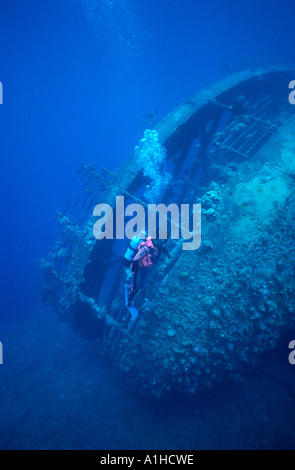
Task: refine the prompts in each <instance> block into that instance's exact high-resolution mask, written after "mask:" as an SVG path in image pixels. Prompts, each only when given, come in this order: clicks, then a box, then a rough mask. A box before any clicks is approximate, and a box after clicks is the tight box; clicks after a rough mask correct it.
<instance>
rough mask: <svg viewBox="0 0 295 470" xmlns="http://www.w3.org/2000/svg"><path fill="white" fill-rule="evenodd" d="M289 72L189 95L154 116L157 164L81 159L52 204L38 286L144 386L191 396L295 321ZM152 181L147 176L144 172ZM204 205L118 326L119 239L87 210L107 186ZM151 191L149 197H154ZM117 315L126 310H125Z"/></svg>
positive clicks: (258, 70)
mask: <svg viewBox="0 0 295 470" xmlns="http://www.w3.org/2000/svg"><path fill="white" fill-rule="evenodd" d="M292 79H294V71H293V70H289V69H287V68H283V67H270V66H269V67H252V66H249V67H246V68H240V69H237V70H235V71H234V73H231V74H229V75H228V76H226V77H225V78H223V79H221V80H220V81H218V82H216V83H214V84H213V85H211V86H208V88H206V89H203V90H201V91H199V92H197V93H196V94H195V95H194V96H192V97H191V98H190V99H188V100H187V101H185V102H184V103H182V104H181V105H180V106H178V107H177V108H176V109H175V110H174V111H172V112H171V113H170V114H169V115H167V116H166V117H165V118H164V119H163V120H162V121H161V122H160V123H158V124H157V125H156V126H155V127H154V129H152V131H153V132H156V134H154V135H156V136H157V139H158V143H159V145H160V146H161V148H162V149H164V151H163V154H162V161H161V173H159V175H160V177H161V178H164V181H162V183H161V187H159V188H158V187H156V186H157V175H156V176H154V177H151V176H150V175H149V174H147V173H146V171H145V169H144V167H143V164H142V161H141V159H140V158H139V157H138V151H135V152H134V154H133V155H131V156H130V158H129V159H127V160H126V162H125V164H123V165H122V166H121V167H120V168H119V169H118V170H117V171H115V172H111V171H109V170H108V169H106V168H102V169H101V170H100V171H97V170H96V168H93V167H92V166H91V165H87V164H84V165H81V167H80V168H79V171H78V174H79V175H80V177H81V180H82V187H81V194H80V195H79V197H78V198H77V200H76V201H74V202H73V203H71V204H68V206H67V208H66V210H65V211H64V212H61V211H58V212H57V215H56V219H57V223H58V241H57V243H56V245H55V247H54V248H53V250H52V252H51V253H50V254H49V255H48V257H47V258H46V259H43V260H42V261H41V265H42V268H43V271H44V275H45V281H44V283H43V285H42V289H41V294H42V297H43V299H45V300H47V301H50V302H51V303H52V305H53V307H54V310H55V311H56V312H57V314H58V316H59V318H60V319H61V320H62V321H66V322H67V323H69V324H70V325H71V326H72V327H73V328H75V330H77V331H79V332H80V333H81V334H82V335H85V336H87V337H89V338H92V339H93V340H95V341H97V344H98V346H99V349H100V351H101V352H102V353H103V354H104V355H105V356H106V357H107V358H108V360H110V361H111V362H112V363H113V364H114V365H115V366H116V367H117V368H118V369H119V370H120V371H121V372H122V374H123V376H124V378H125V380H126V381H127V382H128V383H129V384H131V385H133V386H136V387H137V389H139V390H141V391H142V392H144V393H146V394H149V395H153V396H156V397H159V396H162V395H164V394H166V393H168V392H169V391H177V392H181V393H191V394H193V393H195V392H196V391H198V390H201V389H204V388H206V387H212V386H214V384H215V383H216V382H218V381H221V380H223V379H224V378H225V377H229V376H232V375H235V374H237V373H238V372H239V371H241V370H242V369H243V366H244V365H245V364H252V363H255V360H256V358H257V357H258V356H259V355H260V354H261V353H262V352H263V351H265V350H268V349H270V348H272V347H274V346H275V345H276V343H277V341H278V339H279V338H280V335H281V334H282V332H283V331H284V330H286V328H288V326H290V325H291V324H294V312H295V296H294V266H295V245H294V212H295V193H294V177H295V139H294V135H295V114H294V112H295V107H294V106H292V105H291V104H290V103H289V100H288V95H289V92H290V90H288V85H289V83H290V81H291V80H292ZM153 178H154V179H153ZM153 190H155V193H154V195H155V194H156V195H155V202H158V201H157V191H158V190H159V191H160V192H161V202H163V203H165V204H169V202H172V201H173V202H175V203H176V204H181V203H188V204H201V208H202V241H201V246H200V248H199V249H198V250H194V251H184V250H182V249H181V246H182V240H179V241H176V240H172V239H170V240H168V243H167V249H168V251H169V253H170V257H169V258H168V257H164V259H163V260H162V261H161V262H159V263H158V264H157V265H156V267H155V268H154V271H153V275H152V276H151V277H150V278H149V280H148V283H149V285H150V287H151V288H148V289H146V290H143V291H141V292H140V293H139V294H138V295H137V296H136V298H135V305H136V308H137V309H138V311H139V312H140V314H139V318H138V321H137V323H136V325H135V328H134V329H133V331H131V332H130V331H128V328H127V323H128V312H127V310H126V307H125V305H124V275H125V272H124V267H123V265H122V264H121V263H120V261H118V258H119V257H120V256H119V255H120V253H121V254H122V253H123V252H124V250H125V247H126V243H127V242H126V240H115V239H114V240H110V239H102V240H97V239H95V238H94V236H93V226H94V223H95V220H96V219H95V217H94V216H93V208H94V207H95V205H96V204H99V203H100V202H104V203H106V204H109V205H110V206H111V207H112V208H113V209H114V210H115V204H116V196H118V195H122V196H124V198H125V200H126V202H127V203H132V202H134V203H136V202H138V203H140V204H142V205H143V206H145V205H147V204H148V202H149V201H150V200H151V198H152V196H153ZM159 194H160V193H159V192H158V196H159ZM126 317H127V319H126Z"/></svg>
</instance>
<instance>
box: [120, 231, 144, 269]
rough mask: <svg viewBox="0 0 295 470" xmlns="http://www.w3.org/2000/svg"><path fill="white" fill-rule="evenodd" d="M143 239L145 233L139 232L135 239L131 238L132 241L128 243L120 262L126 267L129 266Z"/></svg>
mask: <svg viewBox="0 0 295 470" xmlns="http://www.w3.org/2000/svg"><path fill="white" fill-rule="evenodd" d="M145 237H146V233H145V232H140V233H139V236H137V235H136V236H135V237H133V238H132V240H130V243H129V245H128V247H127V250H126V251H125V253H124V256H123V260H122V261H123V264H124V265H125V266H127V267H129V266H130V264H131V263H132V260H133V258H134V256H135V254H136V253H137V251H138V247H139V245H140V244H141V243H142V242H143V240H144V239H145Z"/></svg>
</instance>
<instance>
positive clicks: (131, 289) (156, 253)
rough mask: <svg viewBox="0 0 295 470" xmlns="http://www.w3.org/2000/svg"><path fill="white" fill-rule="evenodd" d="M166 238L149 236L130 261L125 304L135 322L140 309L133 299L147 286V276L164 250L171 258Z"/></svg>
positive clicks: (132, 320) (132, 321)
mask: <svg viewBox="0 0 295 470" xmlns="http://www.w3.org/2000/svg"><path fill="white" fill-rule="evenodd" d="M165 242H166V241H165V240H152V239H151V237H148V238H147V239H146V240H144V241H142V242H141V243H140V244H139V245H138V251H137V253H136V254H135V256H134V257H133V259H132V261H131V263H130V273H129V276H127V282H128V280H130V283H129V284H127V283H126V284H125V305H126V307H127V308H128V310H129V312H130V314H131V322H130V324H132V323H134V322H135V321H136V319H137V317H138V311H137V309H136V308H135V307H134V306H133V299H134V297H135V295H136V294H137V292H138V291H139V290H140V289H142V288H144V287H145V286H146V282H147V277H148V274H149V272H150V271H151V268H152V267H153V265H154V264H156V263H157V262H158V260H159V258H160V256H161V253H162V252H165V253H166V254H167V256H168V257H169V258H170V255H169V253H168V252H167V249H166V248H165V244H166V243H165Z"/></svg>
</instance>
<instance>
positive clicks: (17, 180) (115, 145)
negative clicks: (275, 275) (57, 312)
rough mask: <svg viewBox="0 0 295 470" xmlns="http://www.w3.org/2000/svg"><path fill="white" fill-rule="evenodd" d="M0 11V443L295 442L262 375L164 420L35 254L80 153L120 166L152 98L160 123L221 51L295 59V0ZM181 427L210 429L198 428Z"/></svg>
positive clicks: (207, 78)
mask: <svg viewBox="0 0 295 470" xmlns="http://www.w3.org/2000/svg"><path fill="white" fill-rule="evenodd" d="M0 12H1V14H0V31H1V39H2V40H1V52H0V81H1V82H2V84H3V98H4V103H3V105H0V133H1V138H0V149H1V185H0V191H1V201H2V205H1V212H2V214H1V219H2V225H1V233H0V237H1V247H2V255H1V264H2V266H1V287H2V293H1V299H0V302H1V304H0V312H1V330H0V331H1V332H2V333H1V336H0V340H1V341H2V342H3V345H4V358H5V361H4V364H3V365H1V366H0V367H1V370H0V374H1V402H0V407H2V412H1V417H3V419H2V420H1V425H0V426H1V430H0V448H100V449H115V448H121V449H124V448H132V447H134V448H147V449H148V448H164V447H166V448H171V449H173V448H178V449H180V448H193V447H196V448H230V447H233V448H234V447H236V448H251V447H254V448H255V447H258V448H259V447H264V448H272V447H287V448H292V446H293V443H294V438H295V431H294V426H293V423H292V420H291V419H289V418H288V415H289V413H288V410H289V409H290V408H291V403H290V402H289V401H288V400H289V398H288V397H289V395H288V394H287V393H286V395H284V392H283V391H282V389H281V388H280V387H283V385H282V384H278V385H277V388H276V387H275V386H274V387H273V388H271V387H269V394H267V392H266V398H265V400H266V403H267V400H269V403H271V402H276V401H277V400H278V399H279V398H278V397H279V394H281V395H282V394H283V395H282V396H283V397H284V398H285V402H282V400H281V405H280V407H279V408H277V409H275V410H273V409H272V411H271V407H269V408H267V406H266V405H265V409H264V408H263V405H262V402H261V401H259V404H257V402H256V398H257V397H255V386H263V387H264V388H265V389H266V390H267V389H268V385H269V384H268V383H267V379H264V380H265V381H266V382H263V383H259V382H257V380H258V381H259V379H257V377H249V381H247V382H246V384H245V383H244V384H243V385H237V386H236V387H237V388H236V389H234V390H233V394H234V396H233V397H232V399H231V400H230V401H228V400H227V401H226V398H225V397H226V391H224V390H222V391H221V396H222V397H223V399H224V400H225V402H224V403H223V405H224V406H223V407H218V402H217V403H216V399H214V398H210V397H209V398H208V401H207V403H205V410H206V413H204V412H203V411H201V410H200V407H199V405H198V403H197V401H193V402H192V403H190V402H188V404H186V405H183V404H181V406H180V408H179V409H180V411H179V412H177V411H176V410H175V407H174V406H173V403H169V404H168V405H167V407H166V408H165V410H164V412H163V419H162V420H161V422H160V420H159V417H158V409H157V407H156V406H155V405H154V404H151V403H149V402H147V403H143V401H142V399H141V398H139V397H138V396H136V395H130V394H129V393H128V390H126V386H125V385H124V384H121V383H120V382H119V383H118V378H117V377H116V374H115V373H114V371H112V370H109V369H108V368H107V367H106V366H105V365H104V364H103V362H102V361H99V360H98V362H97V363H96V358H97V356H96V355H95V350H94V349H93V345H92V344H88V343H87V342H85V341H84V340H82V339H81V338H79V337H76V336H75V334H74V333H73V332H72V331H71V330H70V329H69V328H68V327H67V326H66V325H61V324H59V323H58V321H57V320H56V318H55V316H54V314H53V313H52V312H51V311H50V310H49V309H48V306H45V305H44V304H43V303H41V302H40V301H39V299H38V288H39V284H40V282H41V281H42V279H43V277H42V276H43V275H42V272H41V270H40V268H39V266H38V264H37V260H38V259H40V258H42V257H45V256H46V255H47V253H48V252H49V251H50V250H51V248H52V246H53V245H54V243H55V241H56V221H55V220H54V215H55V212H56V210H57V209H61V210H62V209H64V207H65V206H66V204H67V203H68V201H69V200H72V199H74V198H75V197H76V195H77V193H78V191H79V189H80V185H79V181H78V178H77V177H76V171H77V169H78V167H79V165H80V164H81V163H84V162H85V163H89V162H96V163H97V166H98V167H101V166H104V165H106V166H108V167H109V168H110V169H115V168H117V167H118V165H120V164H121V163H122V162H124V161H125V160H126V158H127V157H129V156H130V154H131V152H132V151H133V149H134V146H135V145H137V143H138V139H139V137H140V136H141V133H142V131H143V130H144V126H143V124H142V122H141V120H142V119H143V118H144V117H145V116H146V115H147V114H149V113H151V110H152V108H154V109H156V110H157V111H158V116H159V119H161V118H162V117H164V116H165V115H166V114H167V113H169V112H170V111H172V110H173V109H174V107H176V106H177V105H178V104H180V103H181V102H182V101H184V100H185V99H187V98H189V97H190V96H191V95H192V94H193V93H195V92H196V91H197V90H199V89H201V88H202V87H204V86H207V85H210V84H211V83H213V82H214V81H216V80H217V79H219V78H222V77H223V76H224V75H225V74H226V72H225V70H224V68H223V67H222V64H221V63H222V62H223V61H225V62H228V63H233V64H235V63H237V61H239V60H244V61H253V62H255V63H258V64H262V63H263V64H264V63H270V64H276V65H285V66H290V67H292V66H294V54H293V44H294V39H295V29H294V13H295V5H294V1H293V0H272V1H271V0H267V1H266V0H259V1H255V2H254V1H252V0H247V1H245V0H244V1H240V2H237V1H236V0H218V1H217V0H208V1H207V2H203V1H202V2H201V1H199V0H181V1H180V0H149V1H146V0H145V1H144V0H136V1H135V0H134V1H132V0H117V1H114V2H112V1H111V0H63V2H60V1H57V0H51V1H44V2H38V1H36V0H35V1H32V0H28V1H26V2H21V1H20V0H15V1H13V2H11V1H8V0H3V1H2V2H1V5H0ZM294 78H295V77H294ZM291 339H294V338H290V340H291ZM73 343H75V344H77V349H75V351H74V356H73V355H72V351H71V349H70V345H71V344H73ZM282 364H284V362H283V360H282ZM279 367H281V365H279ZM81 371H83V372H82V377H81V375H80V374H81ZM285 373H286V375H288V374H290V373H291V368H290V367H289V365H288V364H286V372H285ZM261 380H263V379H261ZM85 384H86V385H85ZM245 389H246V392H245ZM284 390H285V389H284ZM243 391H244V393H243ZM119 397H121V398H122V399H121V401H120V400H119ZM199 399H201V398H200V397H199ZM202 400H204V397H202ZM210 400H211V401H210ZM118 403H121V404H118ZM255 403H256V405H255ZM114 404H115V405H114ZM182 406H184V408H182ZM236 407H238V408H239V407H240V409H242V412H241V416H240V418H239V419H238V418H237V417H235V416H236V411H235V410H236ZM81 408H82V409H83V411H81ZM130 408H131V409H134V414H133V415H132V418H128V419H127V417H128V416H129V413H128V410H130ZM256 408H257V409H256ZM261 408H263V410H262V409H261ZM94 410H96V411H95V413H94ZM181 410H182V414H181ZM191 410H193V413H194V415H193V416H194V418H193V419H192V421H191V420H190V419H189V417H190V416H191ZM93 413H94V414H93ZM268 413H270V414H268ZM183 416H184V422H183V421H182V417H183ZM280 416H283V420H282V418H280ZM87 417H88V418H89V419H88V418H87ZM254 417H256V418H254ZM214 419H215V420H218V422H219V427H220V429H223V431H224V432H223V433H221V432H220V433H217V434H216V433H213V431H212V429H211V426H212V423H213V421H214ZM256 419H257V420H258V424H257V428H256V429H257V430H258V431H257V432H256V431H255V432H254V431H253V426H254V424H253V420H254V421H255V420H256ZM126 420H127V421H126ZM128 420H131V422H130V421H128ZM285 420H286V421H285ZM44 421H46V426H43V424H42V423H44ZM282 421H283V422H282ZM180 423H182V424H181V426H180ZM200 423H201V424H200ZM265 423H267V424H266V425H265ZM73 425H75V428H76V429H78V431H76V432H75V435H74V433H73V431H72V429H73ZM264 425H265V426H266V427H264ZM179 426H180V429H179ZM188 426H192V429H194V430H195V431H196V430H197V429H201V430H202V432H198V433H197V431H196V437H195V439H192V438H191V437H190V436H191V433H189V432H188V431H187V428H188ZM130 428H131V429H132V432H131V431H130ZM140 428H143V429H144V438H143V436H142V435H140V436H139V434H138V430H139V429H140ZM167 429H169V431H167ZM266 429H268V430H269V429H271V431H266ZM251 430H252V431H253V433H254V434H253V436H252V438H251V439H252V440H251V439H250V437H251V436H250V437H249V434H251ZM66 431H68V432H67V433H66ZM65 435H66V437H65ZM279 435H280V438H278V436H279ZM24 436H25V437H24ZM61 436H63V437H61ZM130 436H136V437H134V440H132V438H130ZM290 436H291V437H290ZM130 439H131V440H130ZM255 439H257V441H255ZM253 440H254V441H253ZM253 442H254V443H253ZM255 442H256V443H255ZM128 446H129V447H128Z"/></svg>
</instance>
